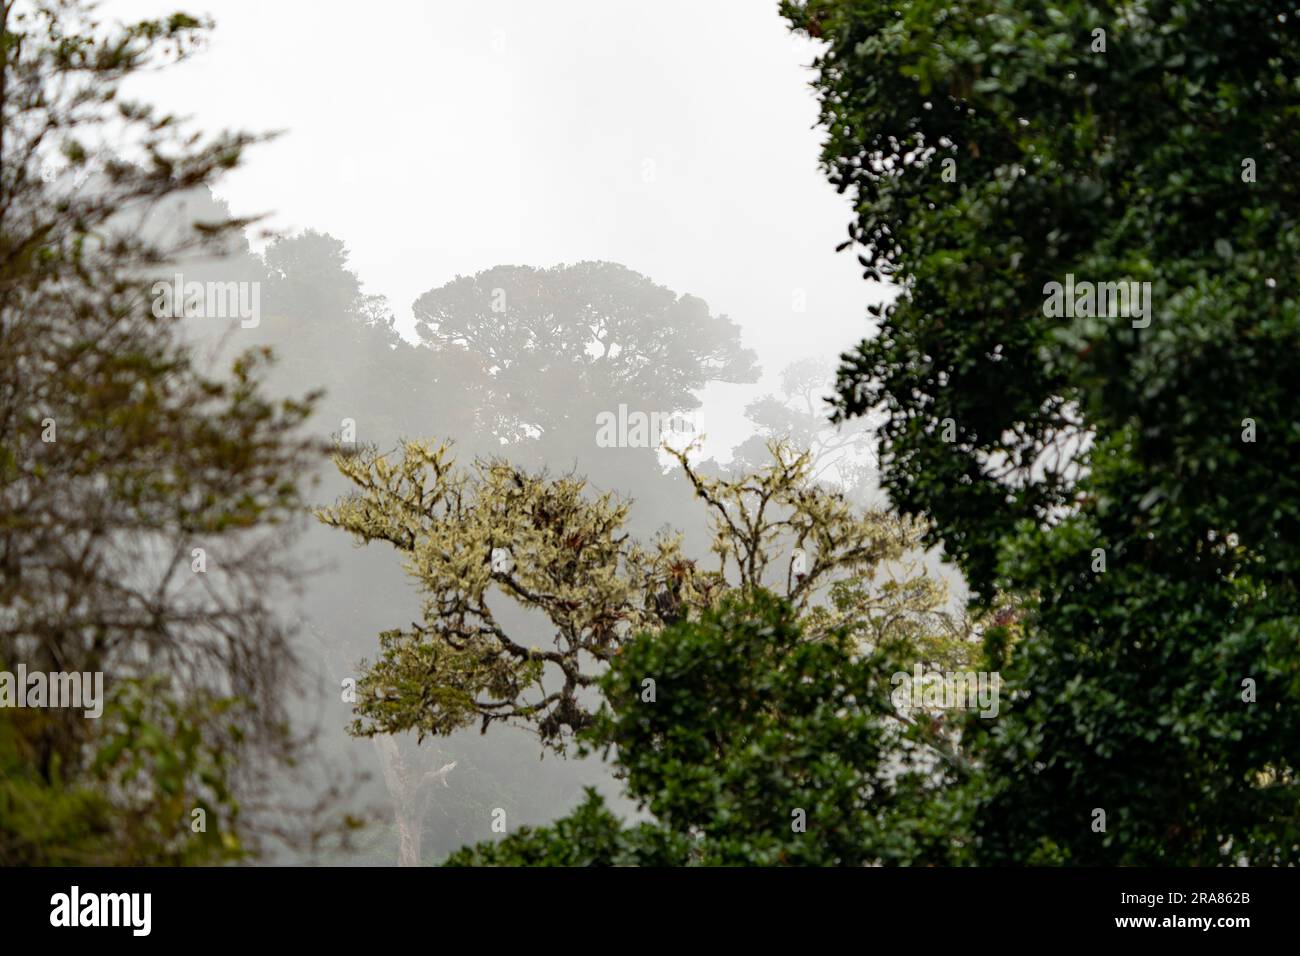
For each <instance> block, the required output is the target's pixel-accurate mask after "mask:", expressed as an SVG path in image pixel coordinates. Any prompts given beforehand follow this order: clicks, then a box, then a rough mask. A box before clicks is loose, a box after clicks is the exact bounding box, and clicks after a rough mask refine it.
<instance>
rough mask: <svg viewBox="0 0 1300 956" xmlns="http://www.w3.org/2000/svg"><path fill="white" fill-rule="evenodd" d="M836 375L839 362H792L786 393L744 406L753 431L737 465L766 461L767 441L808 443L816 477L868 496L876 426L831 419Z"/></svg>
mask: <svg viewBox="0 0 1300 956" xmlns="http://www.w3.org/2000/svg"><path fill="white" fill-rule="evenodd" d="M834 381H835V369H834V367H833V366H832V365H831V364H830V363H828V362H825V363H824V362H822V361H820V360H818V359H803V360H802V361H798V362H792V363H791V364H789V365H787V366H786V367H785V368H784V369H782V371H781V394H780V395H779V396H778V395H764V396H763V397H762V398H759V399H756V400H755V401H752V402H750V403H749V404H748V405H746V406H745V417H746V418H748V419H749V420H750V421H751V422H752V423H753V425H754V434H753V435H751V436H750V437H749V438H747V439H745V440H744V441H743V442H741V443H740V444H739V445H738V446H736V448H735V450H734V459H733V462H732V466H731V467H732V469H733V470H742V471H743V470H747V469H752V468H755V467H761V463H762V462H763V461H764V460H765V459H766V458H767V445H768V444H769V443H770V442H773V441H780V442H784V443H786V444H788V445H792V446H794V447H796V448H806V449H808V451H809V452H810V453H811V454H812V458H813V472H812V474H813V477H814V479H815V480H818V481H831V480H833V481H834V482H835V483H836V484H838V485H839V486H840V487H841V488H843V489H844V491H845V493H846V494H847V495H848V496H849V497H850V498H851V499H853V500H855V501H859V502H862V501H863V500H864V499H866V497H867V496H868V495H869V493H870V490H871V489H870V485H871V483H872V482H873V481H874V479H875V477H876V467H875V462H874V458H875V449H874V440H873V436H872V431H871V428H870V426H869V423H868V422H866V421H865V420H862V419H857V420H853V421H841V422H837V423H832V422H830V421H829V420H828V419H829V417H830V413H831V411H832V407H831V406H830V405H829V403H828V402H827V396H828V395H829V393H830V392H831V386H832V385H833V384H834Z"/></svg>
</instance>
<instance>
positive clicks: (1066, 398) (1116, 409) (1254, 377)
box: [783, 0, 1300, 864]
mask: <svg viewBox="0 0 1300 956" xmlns="http://www.w3.org/2000/svg"><path fill="white" fill-rule="evenodd" d="M783 9H784V11H785V13H786V14H787V16H789V17H790V19H791V20H792V22H793V23H794V25H795V27H796V28H797V29H800V30H802V31H804V32H807V33H808V34H810V35H812V36H814V37H818V38H820V39H821V40H822V41H823V42H824V43H825V44H826V45H825V47H824V50H823V52H822V54H821V55H820V56H819V58H818V60H817V63H816V67H817V75H816V79H815V81H814V86H815V88H816V89H817V92H818V94H819V96H820V98H821V103H822V119H823V121H824V123H825V126H826V129H827V139H826V143H825V151H824V154H823V159H824V162H825V166H826V169H827V172H828V173H829V176H830V179H831V181H832V182H833V183H834V184H835V185H836V186H837V187H839V188H840V190H841V191H845V192H847V193H848V194H849V196H850V197H851V198H852V200H853V203H854V207H855V211H856V214H857V218H856V220H855V222H854V223H853V225H852V226H851V227H850V236H851V240H850V241H851V242H856V243H857V244H859V246H860V247H861V261H862V262H863V264H864V266H865V268H866V275H867V276H868V277H870V278H883V277H885V276H890V277H893V278H894V280H896V281H897V282H899V283H900V284H901V285H902V287H903V291H902V294H901V295H900V297H899V298H898V300H897V301H896V302H894V303H893V304H892V305H890V306H888V307H885V308H881V309H876V310H873V312H874V314H875V315H876V316H877V318H878V320H879V331H878V333H877V334H876V335H874V336H873V337H871V338H869V339H867V340H866V341H864V342H863V343H862V344H861V345H860V346H859V348H858V350H857V351H856V352H855V353H853V354H851V355H848V356H845V364H844V365H843V367H842V368H841V374H840V389H839V391H840V410H841V413H842V414H844V415H856V414H860V413H864V412H866V411H868V410H876V411H879V412H881V413H883V414H884V415H885V422H884V424H883V426H882V428H881V430H880V435H881V438H882V450H883V452H884V457H885V462H886V486H887V488H888V490H889V492H890V494H891V496H892V499H893V501H894V502H895V503H896V504H897V505H898V506H900V507H901V508H903V509H904V510H907V511H914V512H923V513H925V514H926V515H927V516H928V517H929V519H930V520H931V522H932V525H931V528H932V534H933V538H934V540H935V541H939V540H942V541H943V542H944V544H945V547H946V549H947V551H948V553H949V554H950V555H951V556H953V557H954V558H955V559H957V560H958V562H959V563H960V565H961V567H962V569H963V570H964V571H965V572H966V574H967V575H968V578H969V580H970V581H971V583H972V585H973V586H974V587H975V588H976V589H977V590H978V591H979V592H981V593H982V595H983V596H984V597H985V598H987V597H988V596H990V595H991V594H992V592H993V588H994V586H995V585H1000V586H1001V587H1003V588H1006V589H1008V590H1011V591H1014V592H1016V593H1019V594H1021V595H1023V596H1025V598H1026V600H1027V601H1028V602H1029V612H1028V614H1027V616H1026V618H1025V621H1024V625H1025V633H1024V639H1023V641H1021V643H1020V644H1019V646H1018V649H1017V651H1016V653H1015V654H1014V655H1013V658H1012V661H1011V665H1010V673H1009V674H1008V675H1006V676H1008V677H1010V678H1011V679H1012V681H1013V684H1012V686H1014V688H1015V693H1016V699H1015V703H1014V705H1013V706H1012V708H1011V709H1010V711H1009V712H1008V713H1007V714H1006V715H1004V717H1003V718H1002V719H1000V720H999V722H998V724H997V726H996V727H995V728H994V730H993V731H992V733H990V734H988V735H986V736H984V737H983V738H982V739H981V741H980V743H979V748H978V749H979V756H980V758H981V761H982V765H983V769H984V773H983V775H982V779H981V781H980V782H978V783H977V784H975V785H973V786H974V789H973V790H970V791H966V790H964V791H963V796H972V795H973V796H974V802H973V804H972V807H973V812H974V818H975V819H976V820H978V821H979V824H978V834H979V843H978V847H979V854H980V858H981V859H984V860H986V861H990V862H1025V861H1029V860H1036V861H1042V862H1067V863H1102V862H1107V863H1157V862H1158V863H1168V864H1191V863H1196V864H1213V863H1224V862H1236V861H1238V860H1242V859H1244V860H1250V861H1252V862H1258V863H1279V862H1286V863H1296V862H1297V861H1300V819H1297V817H1296V815H1295V811H1294V808H1295V806H1296V804H1297V800H1298V799H1300V788H1298V787H1297V783H1296V780H1295V768H1296V765H1297V761H1300V716H1298V715H1300V682H1298V681H1297V678H1296V674H1297V672H1298V671H1300V648H1297V644H1296V634H1297V633H1298V632H1300V626H1298V625H1300V606H1298V601H1297V593H1296V582H1297V580H1298V578H1297V571H1298V570H1300V493H1298V492H1300V484H1298V483H1300V472H1298V471H1297V469H1296V462H1297V461H1300V420H1298V419H1297V417H1296V414H1295V409H1296V407H1297V405H1300V374H1297V373H1298V372H1300V368H1298V367H1297V355H1300V352H1298V350H1297V346H1300V321H1298V314H1300V312H1298V291H1300V286H1298V284H1300V274H1298V273H1297V271H1296V268H1295V263H1296V261H1297V253H1298V252H1300V229H1297V219H1300V187H1297V180H1296V177H1295V170H1296V168H1297V160H1298V159H1300V128H1298V127H1297V124H1296V118H1297V115H1300V85H1297V83H1296V79H1295V78H1296V76H1297V75H1300V33H1297V11H1295V10H1292V9H1288V8H1286V7H1284V6H1281V5H1276V4H1267V3H1259V2H1178V3H1174V2H1153V3H1147V4H1142V5H1133V4H1111V3H1085V2H1053V3H1046V2H1024V0H975V2H969V3H967V2H963V3H960V4H958V3H943V2H902V3H894V2H890V3H885V2H875V0H809V2H807V3H793V2H789V3H786V4H784V7H783ZM1096 30H1104V31H1105V51H1104V52H1101V51H1100V50H1099V49H1094V47H1095V45H1096V44H1095V34H1094V31H1096ZM948 160H952V161H955V166H952V165H951V164H950V165H949V167H948V168H949V170H950V171H955V173H956V175H955V180H954V179H953V177H952V176H951V175H949V176H948V177H947V178H945V176H944V163H945V161H948ZM1248 161H1249V162H1248ZM1252 168H1253V169H1254V173H1255V176H1254V178H1255V179H1256V180H1257V181H1251V179H1252V177H1251V176H1250V175H1249V174H1250V171H1251V169H1252ZM1067 274H1074V275H1075V276H1076V277H1077V278H1078V279H1080V280H1084V281H1092V282H1118V281H1136V282H1149V283H1151V301H1152V303H1153V308H1152V311H1151V316H1150V324H1149V325H1146V326H1145V327H1143V323H1142V322H1141V321H1139V322H1137V323H1134V322H1133V321H1132V320H1131V319H1129V318H1125V317H1102V318H1066V317H1054V316H1049V315H1047V314H1045V309H1044V300H1045V285H1046V284H1047V283H1049V282H1064V281H1065V278H1066V275H1067ZM1247 419H1249V420H1251V422H1252V423H1253V425H1254V427H1255V429H1256V435H1255V440H1254V441H1253V442H1252V441H1249V440H1246V438H1245V436H1246V434H1247V433H1246V431H1245V429H1246V428H1247V427H1248V426H1249V425H1250V423H1248V422H1247V421H1246V420H1247ZM945 427H948V428H950V429H951V430H952V436H951V437H952V438H953V440H951V441H946V440H945V435H944V431H945ZM1095 549H1104V552H1105V559H1106V570H1105V571H1104V572H1101V571H1099V570H1097V566H1096V553H1095ZM1247 678H1250V679H1253V680H1254V681H1256V682H1257V685H1258V690H1257V693H1258V700H1257V701H1256V702H1254V703H1251V702H1246V701H1243V699H1242V697H1243V681H1244V680H1245V679H1247ZM1097 808H1101V809H1104V810H1105V811H1106V813H1107V829H1106V831H1105V832H1104V833H1102V832H1094V831H1093V829H1092V827H1091V823H1092V813H1093V811H1094V809H1097Z"/></svg>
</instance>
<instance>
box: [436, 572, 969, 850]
mask: <svg viewBox="0 0 1300 956" xmlns="http://www.w3.org/2000/svg"><path fill="white" fill-rule="evenodd" d="M911 659H914V655H912V654H909V653H908V652H907V651H906V649H905V647H904V646H903V645H902V644H900V645H898V646H889V647H881V648H878V649H875V650H872V651H867V652H864V651H862V650H861V648H859V647H858V646H857V645H856V644H855V642H853V641H852V640H850V639H849V638H848V637H847V636H845V635H843V634H833V635H829V636H827V637H824V638H823V639H821V640H817V641H811V640H808V639H807V638H806V637H805V635H804V634H803V632H802V630H801V628H800V627H799V625H798V622H797V621H796V619H795V616H794V613H793V610H792V609H791V607H790V605H789V604H788V603H787V602H785V601H782V600H780V599H779V598H776V597H774V596H772V595H771V594H768V593H766V592H763V591H758V592H756V593H755V594H754V595H753V596H752V598H750V599H740V598H737V597H729V598H726V599H724V600H723V602H722V603H721V605H720V606H719V607H717V608H715V609H712V610H709V611H706V612H704V613H703V614H702V615H701V616H700V618H699V619H698V620H692V621H687V622H681V623H679V624H677V625H674V626H673V627H670V628H667V629H666V630H664V631H662V632H661V633H659V634H657V635H650V634H647V635H642V636H640V637H638V638H637V639H636V640H633V641H632V642H630V643H629V644H627V645H626V646H625V647H624V648H623V650H622V652H621V653H620V654H619V655H617V657H616V659H615V661H614V662H613V664H612V666H611V668H610V670H609V672H608V673H607V674H606V676H605V677H604V678H603V679H602V681H601V689H602V691H603V693H604V695H605V698H606V700H607V702H608V707H607V708H605V709H604V710H602V712H601V713H600V715H599V717H598V720H597V723H596V725H595V727H593V728H592V729H591V730H590V731H589V732H588V733H587V735H586V739H587V743H588V745H589V746H592V747H594V748H596V749H600V748H605V749H607V750H609V749H611V748H612V753H613V759H614V762H615V764H616V765H617V767H618V768H619V770H620V776H621V778H622V779H623V780H624V782H625V784H626V787H627V791H628V794H629V796H631V797H632V798H634V799H636V800H637V801H638V802H639V803H640V804H641V805H642V806H643V807H644V808H645V809H646V810H648V811H649V812H650V813H651V814H652V816H653V819H654V823H653V824H642V825H640V826H638V827H636V828H634V829H632V830H627V831H625V830H620V829H618V827H617V823H616V821H615V820H614V819H613V818H612V817H611V816H610V815H609V814H608V813H607V812H605V811H603V810H602V809H601V806H600V804H599V803H598V802H597V801H596V800H595V798H592V799H590V800H589V801H588V803H586V804H584V805H583V806H582V807H580V808H579V809H578V810H577V811H575V813H574V814H572V815H571V816H570V817H568V818H566V819H565V820H562V821H560V822H559V823H557V824H555V825H554V826H553V827H548V828H544V829H542V830H530V831H527V832H521V833H520V834H516V835H513V836H511V837H509V838H507V839H506V840H504V841H502V842H501V843H499V844H495V845H493V844H480V845H479V846H478V847H476V848H473V849H471V850H466V851H462V852H461V853H460V854H458V855H457V856H456V857H453V861H454V862H457V863H492V864H496V865H536V864H538V863H546V864H552V865H570V864H573V863H583V864H587V863H598V864H617V863H641V864H645V863H648V862H650V863H673V862H690V863H692V864H698V865H706V866H728V865H762V866H771V865H782V864H786V865H815V866H837V865H862V864H870V863H880V862H893V863H906V862H916V861H918V860H921V859H932V858H935V857H942V855H943V854H944V853H945V852H946V847H947V846H948V844H949V842H950V839H951V833H950V832H949V827H948V826H947V825H944V826H939V825H933V824H932V823H931V822H929V821H927V820H925V819H923V816H924V814H925V813H928V812H929V810H928V807H929V801H928V798H927V795H928V794H929V792H930V791H931V789H932V788H934V787H936V786H938V785H940V784H941V783H942V782H944V781H946V780H949V779H950V777H949V776H948V774H946V773H944V772H942V771H941V770H934V771H932V772H928V771H927V769H926V768H928V767H932V766H933V761H932V760H931V759H930V758H931V754H930V752H928V751H925V750H923V749H922V748H921V747H919V746H917V745H916V740H915V737H914V733H915V728H913V727H911V726H910V725H908V724H906V723H904V722H903V721H901V720H899V719H898V717H897V715H896V712H895V711H894V709H893V706H892V704H891V701H890V691H891V685H890V680H889V678H890V675H891V674H892V673H893V672H894V671H895V670H897V669H898V668H899V666H900V663H901V662H902V661H904V660H911ZM647 679H651V680H653V681H654V687H653V691H654V693H653V696H654V699H653V700H650V699H648V698H649V696H650V694H649V688H650V685H648V684H646V683H645V681H646V680H647ZM797 821H799V822H806V829H805V828H804V827H801V826H796V822H797Z"/></svg>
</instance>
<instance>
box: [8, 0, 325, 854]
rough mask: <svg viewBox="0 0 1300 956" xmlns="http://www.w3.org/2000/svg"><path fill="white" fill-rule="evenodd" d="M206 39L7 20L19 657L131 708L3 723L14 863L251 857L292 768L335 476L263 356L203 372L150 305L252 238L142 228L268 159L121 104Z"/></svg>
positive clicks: (11, 638) (170, 25)
mask: <svg viewBox="0 0 1300 956" xmlns="http://www.w3.org/2000/svg"><path fill="white" fill-rule="evenodd" d="M205 29H206V25H205V24H203V23H201V22H199V21H197V20H194V19H193V18H191V17H188V16H185V15H183V14H175V15H173V16H171V17H168V18H164V19H157V20H144V21H140V22H137V23H133V24H128V25H125V26H117V27H113V26H109V25H106V24H104V23H101V22H99V21H98V20H96V19H95V17H94V16H93V14H92V12H91V8H89V7H88V6H86V5H84V4H81V3H75V2H73V3H67V2H58V3H54V2H34V3H26V4H15V3H10V2H5V3H3V4H0V38H2V44H0V56H2V57H3V72H2V73H0V663H2V664H3V665H4V666H6V667H8V666H13V665H15V664H23V665H25V666H26V667H27V668H28V669H29V670H31V671H39V672H43V673H66V672H74V671H75V672H85V673H91V674H93V673H95V672H102V673H103V674H104V675H105V684H106V693H107V695H108V698H109V700H108V703H107V705H106V708H105V712H104V715H103V718H102V719H101V720H99V721H96V720H89V719H83V717H82V711H81V710H80V709H73V708H63V709H58V708H48V709H27V710H22V711H13V712H12V713H11V712H9V711H5V712H4V713H3V714H2V715H0V741H3V744H2V745H0V763H3V765H4V766H5V767H6V768H10V767H14V766H17V767H21V768H22V772H20V773H16V774H14V775H12V776H11V775H9V774H5V775H4V776H3V777H0V859H2V860H4V861H5V862H26V863H38V862H81V863H87V862H94V863H101V864H102V863H107V862H181V861H185V862H196V861H201V860H224V859H228V858H231V857H237V856H240V855H243V854H245V853H248V852H253V851H255V850H257V849H258V847H259V841H258V837H259V827H260V825H261V824H264V823H265V822H266V821H265V819H262V820H259V819H258V814H257V813H256V812H255V811H256V809H257V808H258V807H259V806H261V805H262V804H263V802H264V801H265V799H266V794H265V790H264V788H263V787H262V786H261V785H260V783H259V779H260V778H261V777H263V776H264V773H265V770H266V768H267V766H268V765H273V764H276V763H277V762H283V761H286V760H287V759H288V758H290V757H291V755H292V753H293V751H294V740H293V738H292V737H290V736H289V734H288V732H287V731H286V729H285V725H284V724H285V721H284V717H285V714H284V711H283V708H282V706H281V705H280V703H279V701H280V700H281V699H282V695H281V693H280V690H281V689H282V688H284V687H286V686H289V685H291V683H292V679H293V666H292V665H293V656H292V654H291V653H290V652H289V649H288V644H287V641H286V636H285V633H284V628H283V626H282V625H281V624H280V623H279V622H278V621H277V619H276V617H275V615H274V614H273V612H272V602H273V600H274V598H275V597H276V596H277V595H278V594H279V593H280V586H281V585H282V584H283V583H284V582H285V581H286V580H287V578H286V574H285V569H284V567H283V566H282V565H281V564H280V560H279V559H280V554H281V552H280V544H281V542H282V541H283V539H284V537H285V535H286V533H287V531H288V530H290V528H291V526H292V523H293V522H294V520H295V517H296V516H300V515H301V510H302V508H301V504H302V502H301V494H300V489H299V487H298V480H297V477H296V476H298V475H300V474H302V473H303V472H304V471H306V470H307V469H308V468H309V467H310V465H309V463H310V462H311V461H312V459H313V458H314V457H315V452H314V450H313V446H312V444H311V443H310V442H308V441H306V440H305V439H304V438H302V437H301V436H300V435H299V434H298V433H297V428H298V426H299V424H300V423H301V422H302V420H303V419H304V418H305V417H306V416H307V415H308V414H309V413H310V408H311V405H310V397H308V398H307V399H305V400H285V401H271V400H269V399H268V398H266V397H265V395H264V393H263V392H262V390H261V388H260V382H261V380H262V376H263V374H264V369H265V366H266V364H267V357H266V356H265V355H264V354H262V353H259V352H253V353H247V354H245V355H243V356H241V357H240V358H239V359H238V360H237V361H236V362H235V363H234V366H233V369H232V370H231V372H230V374H228V375H225V376H222V377H220V378H216V377H208V376H206V375H204V374H201V373H200V372H199V371H198V370H197V369H196V367H195V364H194V361H193V358H192V355H191V353H190V351H189V349H188V348H187V347H186V345H185V343H184V341H183V340H182V337H181V334H180V331H179V327H178V322H177V321H176V320H175V319H173V318H169V317H167V316H166V310H161V311H163V313H164V314H163V315H161V316H160V315H158V314H157V313H158V312H159V311H160V310H158V309H156V308H154V307H153V305H154V303H153V302H151V299H156V294H155V292H154V291H153V290H152V289H151V282H150V279H151V278H152V277H153V276H156V275H157V274H158V273H160V272H162V271H163V267H164V266H165V265H166V264H167V263H169V262H171V261H172V260H174V259H175V258H176V257H178V256H180V255H182V254H185V253H187V252H195V251H196V250H204V249H206V250H212V251H220V248H221V246H222V244H223V242H224V240H226V239H227V238H228V237H229V236H230V235H231V233H232V231H234V230H238V229H239V228H240V227H241V226H242V225H244V223H243V222H242V221H238V220H229V221H222V222H207V223H204V224H202V226H201V228H199V229H197V230H190V231H189V234H188V235H187V236H185V237H184V238H183V239H182V240H179V241H177V242H176V243H171V244H159V243H157V242H153V241H151V240H150V239H148V238H146V237H145V236H144V235H143V234H142V232H141V231H140V230H139V229H138V228H137V227H138V225H139V223H140V221H142V220H143V219H145V218H147V217H148V214H149V212H150V211H151V210H154V209H156V208H157V207H158V206H159V204H162V203H164V202H166V201H167V200H168V199H169V198H170V197H175V196H177V195H179V194H181V193H183V192H185V191H186V190H189V189H192V188H195V187H199V186H203V185H206V184H207V183H210V182H212V181H214V180H215V179H216V178H217V177H218V176H219V175H220V174H221V173H222V172H224V171H225V170H227V169H230V168H232V167H233V166H235V165H236V164H237V163H238V162H239V160H240V157H241V155H242V153H243V150H244V149H245V147H247V146H248V145H249V144H251V143H253V142H254V141H255V137H252V136H249V135H246V134H242V133H237V134H222V135H219V136H217V137H215V138H212V139H209V140H202V139H200V138H198V137H197V136H192V135H191V134H190V133H189V132H188V131H186V130H185V128H184V126H183V124H181V123H180V121H179V120H178V119H177V118H176V117H174V116H170V115H162V114H158V113H156V112H154V111H153V109H152V108H151V107H149V106H148V105H147V104H141V103H136V102H132V101H129V100H127V99H125V98H124V97H123V96H122V95H121V93H122V87H123V84H124V83H125V82H126V81H128V80H129V79H130V78H131V77H132V76H133V75H134V74H136V73H137V72H139V71H140V70H145V69H151V68H154V67H157V66H160V65H164V64H166V63H169V62H174V61H175V60H177V59H179V58H183V57H184V56H186V55H187V54H188V53H189V52H190V51H191V50H192V49H194V48H195V46H196V45H197V44H198V43H199V42H200V41H201V39H202V37H203V34H204V31H205ZM115 142H116V143H120V144H121V146H120V147H119V148H117V149H116V150H115V149H113V148H110V147H108V146H104V147H103V148H100V149H97V150H94V151H92V145H94V144H96V143H115ZM83 174H85V175H83ZM169 278H170V277H169ZM158 675H167V677H166V679H165V680H164V679H162V678H160V677H159V676H158ZM132 688H146V689H145V690H136V691H133V690H132ZM142 777H143V778H144V781H143V782H142V779H141V778H142ZM47 807H54V808H59V810H58V812H57V813H51V814H50V815H48V816H47V815H46V814H45V810H44V808H47ZM241 808H243V812H241ZM65 811H66V812H65ZM195 811H203V813H204V814H205V822H204V828H203V829H199V828H198V826H197V817H193V816H192V814H193V813H194V812H195ZM42 820H45V821H47V822H48V823H49V826H48V827H45V828H40V827H44V824H40V827H38V825H37V821H42ZM79 848H80V849H79Z"/></svg>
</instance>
